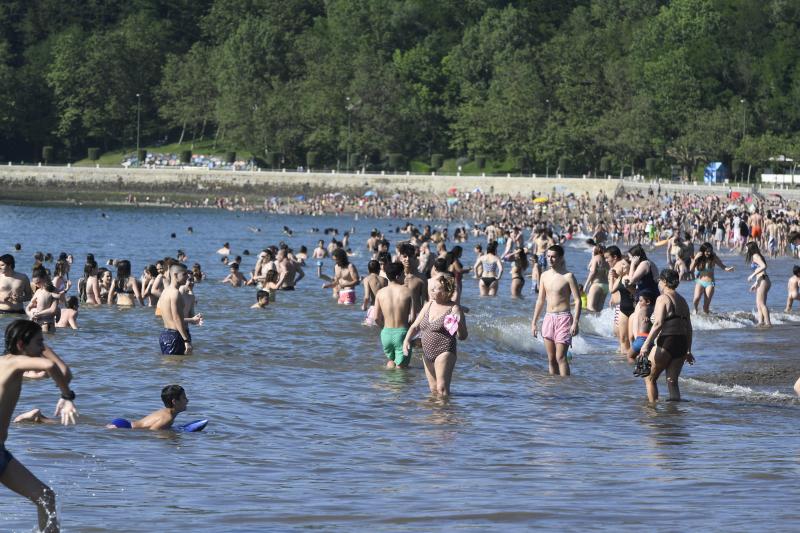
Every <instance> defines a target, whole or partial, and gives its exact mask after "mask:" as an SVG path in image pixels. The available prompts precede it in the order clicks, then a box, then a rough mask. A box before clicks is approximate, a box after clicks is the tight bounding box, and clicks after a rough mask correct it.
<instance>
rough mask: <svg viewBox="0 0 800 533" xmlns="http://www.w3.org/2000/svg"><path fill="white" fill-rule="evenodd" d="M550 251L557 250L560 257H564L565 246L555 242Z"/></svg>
mask: <svg viewBox="0 0 800 533" xmlns="http://www.w3.org/2000/svg"><path fill="white" fill-rule="evenodd" d="M547 251H548V252H555V253H557V254H558V257H564V248H562V247H561V245H560V244H554V245H552V246H551V247H549V248H548V249H547Z"/></svg>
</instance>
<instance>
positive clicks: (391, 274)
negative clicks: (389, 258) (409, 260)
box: [384, 261, 404, 281]
mask: <svg viewBox="0 0 800 533" xmlns="http://www.w3.org/2000/svg"><path fill="white" fill-rule="evenodd" d="M403 270H404V267H403V263H398V262H397V261H395V262H393V263H388V264H387V265H386V266H385V267H384V271H385V272H386V278H387V279H388V280H389V281H397V277H398V276H402V275H403Z"/></svg>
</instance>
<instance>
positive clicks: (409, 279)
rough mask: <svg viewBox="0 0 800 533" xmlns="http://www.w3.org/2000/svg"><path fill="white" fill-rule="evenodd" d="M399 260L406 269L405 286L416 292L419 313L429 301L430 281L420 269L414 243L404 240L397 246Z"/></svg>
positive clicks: (404, 273) (415, 298)
mask: <svg viewBox="0 0 800 533" xmlns="http://www.w3.org/2000/svg"><path fill="white" fill-rule="evenodd" d="M397 255H398V260H399V261H400V262H401V263H402V264H403V268H404V269H405V271H404V272H403V275H404V277H405V282H404V283H405V286H406V287H408V288H409V289H411V292H412V293H413V294H414V307H413V309H414V315H415V316H416V314H417V313H419V310H420V309H422V306H423V305H425V302H427V301H428V283H427V280H425V278H423V277H422V276H421V275H420V274H419V271H418V266H419V259H417V249H416V247H415V246H414V245H413V244H410V243H407V242H404V243H402V244H400V245H399V246H398V247H397Z"/></svg>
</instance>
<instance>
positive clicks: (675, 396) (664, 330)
mask: <svg viewBox="0 0 800 533" xmlns="http://www.w3.org/2000/svg"><path fill="white" fill-rule="evenodd" d="M679 283H680V277H679V275H678V273H677V272H676V271H675V270H672V269H670V268H667V269H664V270H663V271H662V272H661V275H660V276H659V277H658V287H659V289H661V296H659V297H658V299H656V305H655V311H654V313H653V327H652V329H650V334H649V335H648V336H647V340H645V341H644V344H643V345H642V350H641V352H640V353H641V355H639V357H648V359H649V360H650V364H651V370H650V374H649V375H648V376H646V377H645V385H646V387H647V399H648V400H649V401H651V402H655V401H656V400H658V387H657V386H656V382H657V381H658V377H659V376H660V375H661V372H663V371H666V373H667V388H668V389H669V399H670V400H671V401H678V400H680V399H681V392H680V389H679V388H678V377H679V376H680V375H681V369H682V368H683V363H684V362H686V363H689V364H690V365H691V364H694V356H693V355H692V320H691V318H690V313H689V304H688V303H686V300H685V299H684V298H683V296H681V295H680V294H678V293H677V291H676V290H675V289H677V288H678V284H679ZM654 344H655V349H653V350H650V347H651V346H653V345H654Z"/></svg>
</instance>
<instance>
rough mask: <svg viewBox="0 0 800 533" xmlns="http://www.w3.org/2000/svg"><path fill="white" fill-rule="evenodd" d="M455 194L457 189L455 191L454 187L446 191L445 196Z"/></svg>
mask: <svg viewBox="0 0 800 533" xmlns="http://www.w3.org/2000/svg"><path fill="white" fill-rule="evenodd" d="M457 192H458V189H456V188H455V187H450V188H449V189H447V194H455V193H457Z"/></svg>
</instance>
